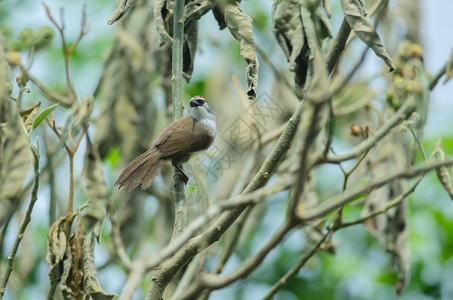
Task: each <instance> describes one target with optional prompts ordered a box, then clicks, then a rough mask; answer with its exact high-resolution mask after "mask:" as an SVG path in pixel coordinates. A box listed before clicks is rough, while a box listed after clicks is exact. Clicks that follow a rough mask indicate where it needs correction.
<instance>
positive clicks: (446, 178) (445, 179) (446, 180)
mask: <svg viewBox="0 0 453 300" xmlns="http://www.w3.org/2000/svg"><path fill="white" fill-rule="evenodd" d="M433 156H434V158H435V159H436V160H440V161H444V160H445V152H444V150H443V149H442V144H441V140H440V139H439V140H438V141H437V143H436V148H435V149H434V151H433V154H432V155H431V157H433ZM451 173H452V172H451V169H450V168H448V167H445V166H444V167H440V168H437V169H436V175H437V179H439V182H440V183H441V184H442V186H443V187H444V189H445V190H446V191H447V193H448V195H449V196H450V199H452V200H453V186H452V184H451V176H452V174H451Z"/></svg>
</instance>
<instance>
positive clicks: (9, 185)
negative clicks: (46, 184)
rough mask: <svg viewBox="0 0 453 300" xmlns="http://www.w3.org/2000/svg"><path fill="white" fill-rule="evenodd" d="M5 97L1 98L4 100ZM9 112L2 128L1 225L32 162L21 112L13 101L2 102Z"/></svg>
mask: <svg viewBox="0 0 453 300" xmlns="http://www.w3.org/2000/svg"><path fill="white" fill-rule="evenodd" d="M3 100H4V99H0V101H3ZM2 105H3V107H4V108H5V110H6V111H8V113H7V114H6V115H5V118H6V120H5V121H6V123H5V126H2V128H0V130H1V134H0V178H1V180H0V226H1V225H2V223H3V221H4V219H5V217H7V216H8V215H9V214H10V209H11V207H12V204H13V203H14V202H15V201H17V199H16V197H17V196H18V194H19V193H20V191H21V189H22V184H23V182H24V179H25V177H26V176H27V174H28V172H29V170H30V166H31V163H32V158H31V153H30V148H29V146H28V142H27V138H28V137H26V136H25V135H26V134H25V132H24V130H23V128H21V126H23V124H22V120H21V119H20V116H19V112H18V111H17V109H16V105H15V104H14V103H13V104H11V103H8V102H6V103H5V102H4V103H2Z"/></svg>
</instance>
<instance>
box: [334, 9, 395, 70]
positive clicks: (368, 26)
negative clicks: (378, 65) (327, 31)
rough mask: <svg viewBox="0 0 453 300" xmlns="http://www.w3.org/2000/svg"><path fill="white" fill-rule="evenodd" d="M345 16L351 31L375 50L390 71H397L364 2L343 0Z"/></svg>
mask: <svg viewBox="0 0 453 300" xmlns="http://www.w3.org/2000/svg"><path fill="white" fill-rule="evenodd" d="M340 2H341V6H342V7H343V12H344V16H345V18H346V21H347V22H348V24H349V26H350V27H351V29H352V30H353V31H354V33H355V34H356V35H357V36H358V37H359V39H360V40H362V42H364V43H365V44H366V45H368V46H369V47H370V48H371V49H373V51H374V53H376V55H377V56H378V57H380V58H381V59H382V60H383V61H384V63H385V64H386V65H387V66H388V67H389V71H390V72H393V71H394V70H395V65H394V64H393V62H392V59H391V58H390V56H389V55H388V54H387V52H386V51H385V48H384V44H382V41H381V38H380V37H379V34H378V33H377V32H376V30H375V29H374V25H373V22H372V21H371V19H370V17H369V16H368V13H367V11H366V8H365V6H364V1H363V0H362V1H361V0H341V1H340Z"/></svg>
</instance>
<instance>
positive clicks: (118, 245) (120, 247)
mask: <svg viewBox="0 0 453 300" xmlns="http://www.w3.org/2000/svg"><path fill="white" fill-rule="evenodd" d="M107 209H108V212H109V220H110V223H111V225H112V229H111V230H112V234H111V236H112V244H113V249H114V251H115V253H116V255H117V256H118V258H119V259H120V260H121V263H122V264H123V265H124V267H125V268H126V271H128V272H130V271H131V268H132V262H131V260H130V258H129V256H128V255H127V252H126V248H124V244H123V240H122V239H121V234H120V230H119V226H118V223H117V222H116V219H115V216H114V213H115V212H114V211H113V206H112V205H110V204H109V205H108V207H107Z"/></svg>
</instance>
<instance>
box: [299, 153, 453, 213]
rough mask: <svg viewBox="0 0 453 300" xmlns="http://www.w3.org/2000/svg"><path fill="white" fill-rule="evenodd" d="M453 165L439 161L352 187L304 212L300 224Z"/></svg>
mask: <svg viewBox="0 0 453 300" xmlns="http://www.w3.org/2000/svg"><path fill="white" fill-rule="evenodd" d="M451 165H453V159H452V160H445V161H439V162H433V163H425V164H423V165H421V166H418V167H415V168H408V169H405V170H399V171H396V172H393V173H391V174H388V175H387V176H383V177H380V178H377V179H374V180H371V181H370V182H369V183H367V184H366V185H365V186H355V187H351V188H349V189H348V190H346V191H344V192H342V193H340V194H337V195H335V196H333V197H331V198H329V199H326V200H323V201H321V202H320V204H319V205H318V206H316V207H314V208H312V209H309V210H307V211H306V212H304V214H303V215H300V214H299V215H298V219H299V221H300V222H307V221H311V220H315V219H317V218H319V217H322V216H324V215H326V214H328V213H330V212H331V211H333V210H335V209H337V208H339V207H341V206H343V205H345V204H346V203H348V202H350V201H354V200H357V199H358V197H360V196H362V195H365V194H368V193H370V192H371V191H373V190H375V189H377V188H380V187H381V186H383V185H385V184H387V183H389V182H392V181H394V180H396V179H400V178H405V179H408V178H414V177H417V176H420V175H424V174H426V173H428V172H430V171H432V170H435V169H437V168H439V167H442V166H451Z"/></svg>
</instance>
